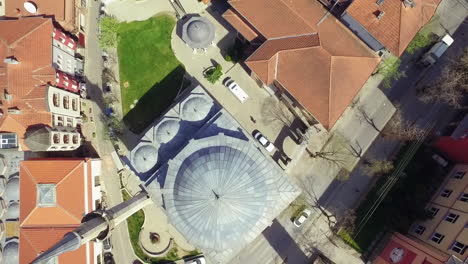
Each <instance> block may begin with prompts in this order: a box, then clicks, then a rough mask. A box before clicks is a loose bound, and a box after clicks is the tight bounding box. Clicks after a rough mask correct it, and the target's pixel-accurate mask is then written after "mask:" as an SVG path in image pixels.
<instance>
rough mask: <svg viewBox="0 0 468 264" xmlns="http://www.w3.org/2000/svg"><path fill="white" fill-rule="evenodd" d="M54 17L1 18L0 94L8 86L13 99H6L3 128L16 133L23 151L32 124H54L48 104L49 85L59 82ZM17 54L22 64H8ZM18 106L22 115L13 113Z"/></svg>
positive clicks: (2, 109)
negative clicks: (47, 87) (7, 58)
mask: <svg viewBox="0 0 468 264" xmlns="http://www.w3.org/2000/svg"><path fill="white" fill-rule="evenodd" d="M52 30H53V25H52V20H51V19H46V18H42V17H33V18H21V19H15V20H1V21H0V55H1V56H0V93H1V96H3V92H4V91H5V89H6V90H7V91H8V93H9V94H10V95H11V96H12V99H11V100H2V105H1V106H0V109H1V111H2V112H3V116H2V117H0V131H6V132H15V133H17V135H18V138H19V144H20V146H21V148H22V150H28V148H27V147H26V146H25V145H24V140H23V139H24V133H25V131H26V129H27V128H28V127H29V126H31V125H36V124H45V125H51V122H52V116H51V114H50V113H48V112H47V109H46V104H45V96H46V94H45V85H46V84H47V83H53V82H54V81H55V70H54V68H53V67H52V48H51V47H52ZM9 56H13V57H14V58H16V59H17V60H18V61H19V64H6V63H4V59H5V58H6V57H9ZM9 108H17V109H19V110H20V113H19V114H9V113H8V109H9Z"/></svg>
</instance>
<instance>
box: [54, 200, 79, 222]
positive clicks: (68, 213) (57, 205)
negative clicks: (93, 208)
mask: <svg viewBox="0 0 468 264" xmlns="http://www.w3.org/2000/svg"><path fill="white" fill-rule="evenodd" d="M56 207H57V208H60V209H62V211H63V212H65V214H67V215H69V216H71V217H72V218H74V219H76V220H77V221H78V223H81V219H78V218H76V216H74V215H73V214H71V213H70V212H68V210H66V209H65V208H63V207H62V206H61V205H60V204H59V203H58V202H57V203H56Z"/></svg>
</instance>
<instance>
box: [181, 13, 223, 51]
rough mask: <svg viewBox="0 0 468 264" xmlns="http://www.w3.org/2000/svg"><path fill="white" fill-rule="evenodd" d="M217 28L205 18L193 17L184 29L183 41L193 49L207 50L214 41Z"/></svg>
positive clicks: (185, 24)
mask: <svg viewBox="0 0 468 264" xmlns="http://www.w3.org/2000/svg"><path fill="white" fill-rule="evenodd" d="M214 31H215V28H214V26H213V23H211V21H209V20H208V19H207V18H205V17H191V18H190V19H189V20H187V22H185V23H184V25H183V27H182V39H183V40H184V41H185V42H186V43H187V44H188V45H189V46H190V47H192V48H206V47H208V46H209V45H210V44H211V42H212V41H213V40H214V33H215V32H214Z"/></svg>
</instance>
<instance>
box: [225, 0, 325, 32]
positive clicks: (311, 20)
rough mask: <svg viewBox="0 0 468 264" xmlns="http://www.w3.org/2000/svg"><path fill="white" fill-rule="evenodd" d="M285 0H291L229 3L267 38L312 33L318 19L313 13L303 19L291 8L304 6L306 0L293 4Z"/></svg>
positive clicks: (245, 0) (234, 1) (248, 0)
mask: <svg viewBox="0 0 468 264" xmlns="http://www.w3.org/2000/svg"><path fill="white" fill-rule="evenodd" d="M286 2H293V1H286V0H230V1H229V4H231V6H232V7H233V8H234V9H235V10H236V11H237V12H238V13H239V14H240V15H241V16H243V17H244V19H246V20H247V21H249V23H250V24H251V25H252V26H253V27H254V29H256V30H257V31H258V32H260V33H261V34H262V35H263V36H264V37H265V38H267V39H270V38H277V37H284V36H292V35H303V34H307V33H314V32H315V31H316V30H315V23H316V22H317V21H318V20H319V19H317V18H316V17H313V16H314V15H315V13H311V14H309V15H308V16H307V17H306V19H304V18H303V17H301V16H299V15H298V12H297V10H295V9H293V7H294V8H297V7H304V6H305V3H306V2H307V0H298V3H297V4H293V5H291V4H286ZM312 2H315V1H312ZM309 4H310V3H309Z"/></svg>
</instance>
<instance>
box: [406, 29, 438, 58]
mask: <svg viewBox="0 0 468 264" xmlns="http://www.w3.org/2000/svg"><path fill="white" fill-rule="evenodd" d="M431 42H432V39H431V35H430V32H422V31H419V32H418V34H416V36H415V37H414V38H413V40H412V41H411V42H410V44H409V45H408V47H407V48H406V52H408V53H409V54H414V53H415V52H416V51H418V50H420V49H422V48H424V47H427V46H428V45H429V44H431Z"/></svg>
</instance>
